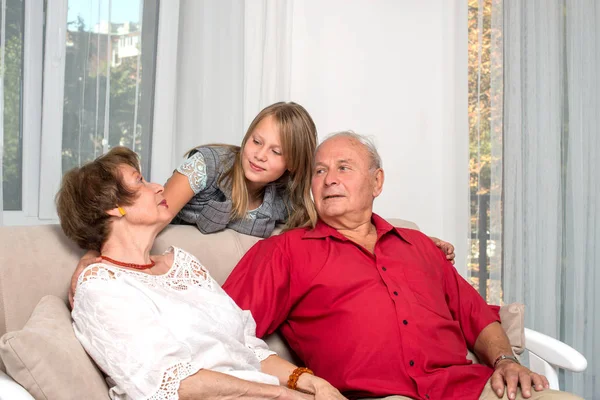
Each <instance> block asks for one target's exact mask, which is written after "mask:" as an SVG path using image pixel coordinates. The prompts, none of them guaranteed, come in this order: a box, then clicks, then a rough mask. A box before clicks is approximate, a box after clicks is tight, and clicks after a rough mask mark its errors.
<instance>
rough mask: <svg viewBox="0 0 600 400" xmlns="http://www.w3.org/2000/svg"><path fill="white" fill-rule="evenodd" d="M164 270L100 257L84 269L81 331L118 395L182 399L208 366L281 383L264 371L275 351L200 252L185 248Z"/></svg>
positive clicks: (77, 310) (78, 297)
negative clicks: (151, 271)
mask: <svg viewBox="0 0 600 400" xmlns="http://www.w3.org/2000/svg"><path fill="white" fill-rule="evenodd" d="M170 251H173V252H174V255H173V265H172V267H171V269H170V270H169V271H168V272H167V273H166V274H164V275H159V276H154V275H148V274H145V273H141V272H137V271H131V270H126V269H122V268H118V267H113V266H110V265H106V264H92V265H90V266H88V267H87V268H86V269H85V270H84V271H83V272H82V273H81V275H80V276H79V280H78V282H77V290H76V292H75V303H74V308H73V312H72V316H73V321H74V322H73V328H74V330H75V335H76V336H77V339H79V341H80V342H81V344H82V345H83V347H84V348H85V350H86V351H87V352H88V353H89V354H90V356H91V357H92V358H93V359H94V361H95V362H96V363H97V364H98V366H99V367H100V368H101V369H102V370H103V371H104V372H105V373H106V374H107V375H108V376H109V378H110V379H109V384H110V385H111V386H112V387H111V389H110V392H109V395H110V397H111V398H112V399H161V400H162V399H177V398H178V395H177V390H178V388H179V383H180V381H181V380H183V379H185V378H186V377H188V376H190V375H193V374H194V373H196V372H197V371H198V370H199V369H202V368H207V369H210V370H213V371H217V372H222V373H226V374H229V375H233V376H236V377H238V378H241V379H246V380H250V381H254V382H261V383H268V384H273V385H277V384H279V382H278V380H277V378H276V377H274V376H271V375H267V374H264V373H262V372H260V361H262V360H264V359H265V358H267V357H268V356H270V355H271V354H275V353H274V352H272V351H270V350H269V349H268V347H267V345H266V343H265V342H263V341H262V340H260V339H258V338H257V337H256V335H255V330H256V324H255V322H254V319H253V318H252V315H251V314H250V312H249V311H243V310H241V309H240V308H239V307H238V306H237V305H236V304H235V303H234V301H233V300H232V299H231V298H230V297H229V296H228V295H227V294H226V293H225V292H224V291H223V289H221V287H220V286H219V284H218V283H217V282H216V281H215V280H214V279H213V278H212V277H211V276H210V274H209V273H208V271H207V270H206V269H205V268H204V267H203V266H202V265H201V264H200V262H199V261H198V259H197V258H195V257H194V256H192V255H191V254H189V253H187V252H186V251H184V250H181V249H178V248H171V249H169V250H168V251H167V252H170Z"/></svg>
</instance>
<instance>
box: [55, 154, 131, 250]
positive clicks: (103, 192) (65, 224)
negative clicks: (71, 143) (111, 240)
mask: <svg viewBox="0 0 600 400" xmlns="http://www.w3.org/2000/svg"><path fill="white" fill-rule="evenodd" d="M123 164H126V165H130V166H132V167H133V168H135V169H136V170H138V171H139V170H140V167H139V160H138V156H137V154H135V153H134V152H133V151H131V150H130V149H128V148H126V147H114V148H113V149H111V150H110V151H109V152H108V153H106V154H104V155H102V156H100V157H98V158H97V159H95V160H94V161H90V162H89V163H87V164H85V165H83V166H81V167H79V168H73V169H72V170H70V171H69V172H67V173H66V174H65V175H64V176H63V179H62V184H61V187H60V190H59V191H58V193H57V195H56V210H57V212H58V217H59V218H60V226H61V227H62V230H63V232H64V233H65V235H67V237H69V238H70V239H71V240H73V241H74V242H75V243H77V244H78V245H79V247H81V248H83V249H86V250H96V251H100V249H101V247H102V245H103V244H104V242H106V239H107V238H108V235H109V233H110V219H109V218H110V216H109V215H108V214H107V211H108V210H111V209H113V208H115V207H117V206H128V205H131V204H132V203H133V201H134V200H135V198H136V194H135V192H133V191H131V190H129V189H128V188H127V187H126V186H125V184H124V183H123V181H122V176H121V174H120V172H119V166H120V165H123Z"/></svg>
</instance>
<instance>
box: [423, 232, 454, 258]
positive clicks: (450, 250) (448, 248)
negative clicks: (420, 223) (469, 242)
mask: <svg viewBox="0 0 600 400" xmlns="http://www.w3.org/2000/svg"><path fill="white" fill-rule="evenodd" d="M429 239H431V240H433V243H435V245H436V246H437V247H439V248H440V250H442V251H443V252H444V254H445V255H446V260H448V261H450V262H451V263H452V264H454V257H456V254H454V246H452V244H450V243H448V242H444V241H443V240H441V239H438V238H436V237H434V236H429Z"/></svg>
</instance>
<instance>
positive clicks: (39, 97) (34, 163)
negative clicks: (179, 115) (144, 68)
mask: <svg viewBox="0 0 600 400" xmlns="http://www.w3.org/2000/svg"><path fill="white" fill-rule="evenodd" d="M146 1H147V2H148V3H149V4H150V6H151V7H154V8H155V10H153V11H154V13H151V14H153V15H154V17H155V16H156V12H158V27H157V28H156V30H155V32H156V36H157V37H156V48H155V49H153V51H152V56H153V57H156V54H157V52H158V47H159V46H160V47H163V48H164V47H166V46H167V44H172V43H174V42H175V43H176V41H177V32H178V28H177V27H175V28H171V27H169V29H165V23H164V22H161V20H162V13H163V12H165V13H166V14H167V16H168V18H169V21H168V22H170V23H173V22H175V25H177V23H178V11H179V7H178V5H179V0H175V1H176V3H177V7H175V10H173V9H172V8H171V9H169V8H170V7H168V4H167V3H168V2H164V1H163V2H161V1H160V0H146ZM24 9H25V11H24V14H25V15H24V22H25V23H24V35H23V91H22V106H21V107H22V110H21V112H22V125H21V130H22V132H21V134H22V146H23V155H22V163H23V165H22V170H23V174H22V194H23V196H22V198H23V203H22V210H21V211H3V210H1V212H2V217H3V224H4V225H7V226H9V225H38V224H51V223H57V222H58V216H57V214H56V209H55V204H54V197H55V195H56V192H57V191H58V189H59V187H60V181H61V179H62V161H61V151H62V131H63V108H64V104H63V102H64V89H65V87H64V85H65V61H66V47H65V43H66V34H67V12H68V0H25V1H24ZM167 11H168V13H167ZM175 13H176V14H175ZM174 16H175V18H174ZM166 25H167V26H168V25H169V24H166ZM161 26H162V29H161ZM161 43H162V45H161ZM163 51H164V50H163ZM162 64H165V65H168V66H169V67H168V68H166V69H169V70H170V69H171V68H172V66H173V65H176V60H169V59H165V58H162V60H161V58H160V57H156V61H155V66H154V70H153V71H152V72H151V73H150V75H151V76H152V78H153V82H152V83H151V85H149V87H151V86H155V85H157V82H156V79H158V78H159V76H158V75H157V74H156V71H157V70H158V69H161V70H165V67H161V66H160V65H162ZM163 79H168V83H167V84H171V79H170V78H168V77H164V74H163ZM163 86H164V85H163ZM156 93H157V92H156V91H154V97H156ZM146 101H150V102H151V105H150V107H151V109H152V115H151V117H150V123H153V121H154V119H155V117H154V114H155V113H154V110H155V109H156V107H155V105H154V104H153V103H154V101H155V100H154V98H152V99H147V100H146ZM154 137H155V135H154V130H152V133H151V135H150V136H149V137H148V143H149V146H152V141H153V138H154ZM144 153H145V154H146V155H148V156H149V155H150V154H152V153H153V151H152V149H145V150H144ZM147 165H148V169H150V163H149V162H148V163H147Z"/></svg>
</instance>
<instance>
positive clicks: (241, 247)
mask: <svg viewBox="0 0 600 400" xmlns="http://www.w3.org/2000/svg"><path fill="white" fill-rule="evenodd" d="M390 222H392V223H393V224H395V225H396V226H402V227H408V228H413V229H417V226H416V225H415V224H413V223H411V222H407V221H403V220H390ZM258 240H259V239H258V238H255V237H251V236H246V235H242V234H239V233H237V232H234V231H232V230H224V231H222V232H219V233H215V234H211V235H203V234H202V233H200V232H199V231H198V230H197V229H196V228H195V227H192V226H183V225H172V226H168V227H167V228H166V229H165V230H164V231H163V232H162V233H161V234H160V235H159V236H158V238H157V240H156V243H155V246H154V249H153V253H161V252H163V251H164V250H166V249H167V248H168V247H169V246H170V245H175V246H178V247H181V248H183V249H185V250H187V251H189V252H191V253H193V254H194V255H195V256H196V257H198V259H199V260H200V261H201V262H202V263H203V265H205V266H206V267H207V268H208V269H209V271H210V272H211V274H212V275H213V277H214V278H215V279H216V280H217V281H218V282H219V283H220V284H222V283H223V282H224V281H225V279H226V278H227V276H228V275H229V273H230V272H231V270H232V269H233V267H234V266H235V265H236V263H237V262H238V260H239V259H240V258H241V257H242V256H243V254H244V253H245V252H246V251H247V250H248V249H249V248H250V247H251V246H252V245H253V244H254V243H256V242H257V241H258ZM83 253H84V252H83V251H82V250H81V249H79V248H78V247H77V246H76V245H75V244H74V243H72V242H71V241H70V240H69V239H67V238H66V237H65V236H64V234H63V233H62V231H61V229H60V227H59V226H58V225H41V226H27V227H0V336H2V338H1V339H0V400H2V399H17V400H18V399H32V398H35V399H51V400H54V399H61V400H62V399H90V400H94V399H107V398H108V387H107V384H106V382H105V379H104V376H103V375H102V373H101V372H100V371H99V370H98V368H97V367H96V366H95V364H94V363H93V362H92V361H91V359H90V358H89V357H88V356H87V354H86V353H85V351H84V350H83V348H82V347H81V346H80V345H79V343H78V342H77V340H76V339H75V336H74V334H73V328H72V325H71V319H70V312H69V309H68V306H67V304H68V300H67V293H68V288H69V284H70V280H71V275H72V273H73V270H74V267H75V265H76V264H77V262H78V260H79V258H80V257H81V255H82V254H83ZM500 315H501V318H502V324H503V327H505V330H507V333H508V334H509V338H510V340H511V344H512V345H513V349H514V350H515V352H516V353H517V354H520V353H521V352H523V351H524V350H525V349H527V350H529V362H530V366H531V367H532V368H533V369H535V370H536V371H538V372H541V373H544V374H546V375H547V377H548V378H549V380H550V383H551V386H552V387H553V388H558V379H557V369H558V368H567V369H570V370H574V371H581V370H583V369H585V367H586V365H587V363H586V360H585V358H584V357H583V356H582V355H581V354H579V353H578V352H577V351H575V350H574V349H572V348H570V347H569V346H567V345H566V344H564V343H561V342H559V341H557V340H555V339H552V338H549V337H547V336H545V335H542V334H540V333H538V332H534V331H530V330H527V329H525V328H524V327H523V306H522V305H508V306H504V307H502V309H501V311H500ZM266 341H267V343H268V344H269V346H270V347H271V348H272V349H273V350H275V351H276V352H277V353H278V354H279V355H281V356H282V357H284V358H286V359H289V360H291V361H295V362H298V361H299V360H295V359H294V355H293V354H292V353H291V351H290V350H289V348H288V347H287V345H286V344H285V342H284V341H283V340H282V338H281V337H280V336H279V335H278V334H273V335H271V336H270V337H268V338H266ZM471 357H472V355H471Z"/></svg>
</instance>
